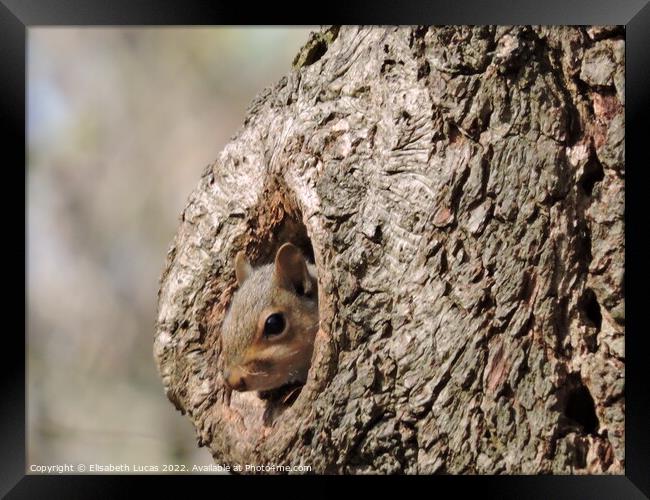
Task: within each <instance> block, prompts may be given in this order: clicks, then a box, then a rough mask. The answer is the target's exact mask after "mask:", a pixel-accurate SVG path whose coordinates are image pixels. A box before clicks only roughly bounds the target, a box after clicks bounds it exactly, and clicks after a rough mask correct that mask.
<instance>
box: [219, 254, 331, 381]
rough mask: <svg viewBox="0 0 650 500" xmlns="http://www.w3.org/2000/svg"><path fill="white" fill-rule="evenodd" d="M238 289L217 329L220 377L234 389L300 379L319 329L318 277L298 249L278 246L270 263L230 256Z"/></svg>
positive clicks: (302, 376) (304, 375) (305, 370)
mask: <svg viewBox="0 0 650 500" xmlns="http://www.w3.org/2000/svg"><path fill="white" fill-rule="evenodd" d="M235 275H236V277H237V284H238V289H237V291H236V292H235V294H234V295H233V298H232V303H231V305H230V307H229V309H228V312H227V313H226V317H225V318H224V322H223V327H222V331H221V339H222V357H223V372H222V375H223V378H224V380H225V382H226V384H227V385H228V386H229V387H230V388H232V389H234V390H238V391H253V390H255V391H267V390H271V389H276V388H278V387H281V386H283V385H285V384H288V383H291V382H304V381H305V380H306V379H307V372H308V371H309V365H310V363H311V355H312V351H313V346H314V337H315V335H316V332H317V331H318V289H317V281H316V278H315V276H314V275H313V273H311V272H310V270H309V267H308V264H307V262H306V261H305V258H304V257H303V255H302V253H301V252H300V250H299V249H298V248H297V247H296V246H294V245H292V244H291V243H285V244H284V245H282V246H281V247H280V248H279V249H278V251H277V252H276V254H275V261H274V263H273V264H267V265H264V266H260V267H257V268H253V267H251V265H250V264H249V263H248V262H247V260H246V258H245V256H244V254H243V252H239V253H238V254H237V256H236V257H235Z"/></svg>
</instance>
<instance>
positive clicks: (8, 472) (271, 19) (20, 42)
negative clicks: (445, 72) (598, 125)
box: [0, 0, 650, 499]
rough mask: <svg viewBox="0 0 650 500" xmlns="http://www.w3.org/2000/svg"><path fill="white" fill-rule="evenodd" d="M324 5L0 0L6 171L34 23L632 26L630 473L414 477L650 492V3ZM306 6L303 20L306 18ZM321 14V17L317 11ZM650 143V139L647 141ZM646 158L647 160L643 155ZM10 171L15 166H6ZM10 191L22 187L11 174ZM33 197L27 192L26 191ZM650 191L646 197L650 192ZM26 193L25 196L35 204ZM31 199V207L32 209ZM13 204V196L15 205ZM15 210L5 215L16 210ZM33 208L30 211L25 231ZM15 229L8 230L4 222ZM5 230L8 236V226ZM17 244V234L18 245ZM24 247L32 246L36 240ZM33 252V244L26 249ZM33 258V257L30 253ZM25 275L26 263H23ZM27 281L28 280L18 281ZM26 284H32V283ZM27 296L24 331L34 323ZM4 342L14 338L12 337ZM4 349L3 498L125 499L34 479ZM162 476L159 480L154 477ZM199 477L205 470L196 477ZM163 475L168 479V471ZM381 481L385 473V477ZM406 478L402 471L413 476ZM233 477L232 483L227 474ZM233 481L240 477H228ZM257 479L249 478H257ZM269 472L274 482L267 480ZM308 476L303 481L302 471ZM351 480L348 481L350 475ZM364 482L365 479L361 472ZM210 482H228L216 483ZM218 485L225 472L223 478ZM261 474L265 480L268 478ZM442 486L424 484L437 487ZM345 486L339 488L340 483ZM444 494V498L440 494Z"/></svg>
mask: <svg viewBox="0 0 650 500" xmlns="http://www.w3.org/2000/svg"><path fill="white" fill-rule="evenodd" d="M310 11H313V12H316V11H317V10H316V9H314V7H313V6H311V7H310V6H309V5H307V4H301V5H299V4H295V5H293V6H292V7H290V8H289V7H286V6H283V7H282V8H280V7H279V6H277V5H276V4H272V3H266V4H259V5H256V6H255V8H251V6H250V5H248V4H243V3H241V4H226V3H219V4H215V3H213V2H207V1H201V0H191V1H184V2H182V1H163V0H131V1H129V0H0V68H2V77H0V103H1V104H0V110H1V115H0V116H1V117H2V119H0V131H1V134H2V135H1V137H2V138H3V139H4V141H3V142H4V143H5V144H6V146H5V148H4V149H5V155H6V154H7V153H9V161H7V162H6V163H5V165H6V167H5V172H6V173H11V172H13V173H16V172H19V170H18V168H17V166H18V165H20V164H25V178H24V179H23V180H24V182H26V175H27V168H26V167H27V165H26V163H25V161H26V149H25V144H26V142H25V140H26V136H25V134H26V132H25V130H26V128H25V124H26V113H25V111H26V78H27V77H26V37H27V30H28V28H30V27H36V26H58V25H61V26H72V25H75V26H79V25H84V26H87V25H113V26H114V25H131V26H133V25H143V26H144V25H177V26H178V25H222V24H260V23H264V24H283V25H286V24H290V23H291V22H293V23H296V20H295V19H293V20H291V19H290V18H289V17H288V14H286V13H289V12H290V13H292V15H293V16H294V17H296V18H299V19H298V23H299V24H321V23H323V22H325V21H327V24H330V23H337V24H501V25H511V24H535V25H539V24H581V25H603V24H608V25H611V24H618V25H625V27H626V75H625V77H626V108H625V113H626V117H625V118H626V164H627V168H626V170H627V173H626V175H627V176H628V177H627V182H626V194H625V200H626V201H625V203H626V215H625V228H626V229H625V230H626V257H625V258H626V268H629V269H630V271H629V272H626V276H625V290H626V292H625V295H626V353H627V355H626V373H625V379H626V426H625V427H626V429H625V432H626V438H625V454H626V474H625V476H471V477H470V476H435V477H426V478H423V477H417V478H406V480H407V481H409V480H411V481H414V482H416V483H418V484H420V485H423V483H420V481H422V480H424V481H427V482H428V481H433V482H434V483H435V484H436V485H440V486H443V485H444V487H445V488H451V489H452V491H453V492H454V493H453V494H454V495H463V494H464V493H467V492H468V491H476V492H477V493H480V495H481V497H482V498H495V497H496V498H567V499H569V498H570V499H577V498H590V499H596V498H608V499H609V498H644V497H646V498H650V460H649V455H650V432H649V430H648V427H649V425H650V412H649V411H648V402H649V400H650V390H649V388H648V385H647V383H646V381H648V380H649V379H650V378H649V377H648V371H649V370H648V366H650V363H648V362H647V360H648V342H647V334H646V332H645V330H644V328H643V316H642V303H643V300H644V297H645V296H646V294H645V293H644V292H645V284H646V279H647V278H646V276H647V275H646V274H645V273H642V272H641V271H642V269H641V267H642V265H643V264H644V260H645V258H644V257H645V254H646V252H644V249H645V247H644V245H643V243H642V241H643V232H644V229H645V227H646V225H647V223H646V222H645V220H644V219H645V217H644V215H643V211H642V210H643V206H642V202H643V201H642V200H643V195H644V190H645V189H646V184H645V183H644V182H643V178H642V175H643V173H644V172H645V171H647V169H648V167H647V163H648V162H647V160H646V156H645V154H644V153H647V151H646V149H647V148H644V139H645V130H646V125H647V124H648V123H650V117H649V111H650V99H649V96H650V4H649V3H648V1H647V0H620V1H617V2H614V1H613V0H610V1H606V0H574V1H571V2H570V3H569V1H567V0H562V1H560V0H545V1H543V2H540V1H539V0H525V1H523V0H518V1H517V0H499V1H482V0H472V1H468V0H463V1H460V0H458V1H453V0H444V1H436V2H433V1H429V2H427V1H426V0H419V1H416V2H413V1H412V2H409V3H408V4H404V3H403V2H396V1H391V0H381V1H375V2H372V3H366V4H365V5H364V4H361V3H357V4H351V3H346V4H345V5H342V6H339V7H338V8H337V7H336V6H333V5H332V4H329V3H328V4H327V12H326V13H320V15H316V16H309V15H307V13H308V12H310ZM301 13H304V15H303V16H300V14H301ZM314 18H320V19H314ZM645 142H647V139H645ZM644 160H646V161H644ZM8 171H11V172H8ZM5 182H6V184H5V186H6V187H5V193H9V192H18V191H17V190H16V189H15V188H13V189H12V188H11V187H9V186H10V185H11V184H10V183H11V181H10V180H7V179H5ZM24 193H26V190H25V191H24ZM646 198H647V195H646ZM25 201H26V200H25ZM26 206H27V205H25V207H26ZM12 207H15V204H14V205H12ZM14 211H15V208H13V209H12V210H10V211H8V212H7V211H6V212H5V216H6V217H7V218H10V219H16V217H15V216H13V212H14ZM26 226H27V213H26V216H25V228H24V230H25V233H24V234H25V235H26ZM6 231H7V233H8V230H6ZM7 233H5V234H7ZM13 240H15V241H13ZM13 240H12V243H11V244H10V245H7V246H11V250H12V251H13V252H14V253H17V251H19V250H20V240H19V238H16V237H13ZM23 241H24V242H25V245H27V244H28V242H27V239H26V236H25V240H23ZM23 250H26V247H25V248H24V249H23ZM25 263H26V260H25ZM25 266H26V268H25V276H24V277H25V283H26V277H27V272H28V270H27V264H25ZM18 289H20V287H18ZM5 290H11V293H10V294H9V295H10V297H9V298H7V299H6V300H7V301H9V303H6V307H8V311H9V313H8V314H9V315H10V314H11V311H12V310H13V308H12V307H11V306H12V305H13V304H11V300H15V301H16V302H17V304H16V306H15V308H16V310H20V304H19V301H20V298H19V296H18V295H19V294H18V293H15V292H14V291H13V287H11V288H9V287H5ZM25 292H26V289H25ZM26 297H27V295H26V294H25V300H24V302H23V307H24V308H25V316H24V318H25V332H26V331H27V298H26ZM6 342H10V343H9V344H7V343H6ZM5 349H6V350H5V355H4V356H3V358H2V359H3V368H4V370H2V371H3V375H4V376H3V377H2V379H1V380H2V392H1V393H0V394H1V397H2V405H3V408H2V412H1V413H0V418H1V419H2V426H1V430H0V433H1V434H0V435H1V436H2V441H1V443H2V446H1V448H0V450H1V451H0V455H1V459H2V465H1V466H0V494H2V495H4V494H6V493H7V492H10V493H9V495H8V497H13V498H24V497H28V498H31V497H35V498H52V497H54V498H58V497H64V498H71V497H86V496H91V497H93V498H96V497H98V496H109V497H112V496H113V495H114V494H115V495H116V496H123V495H124V494H125V492H128V491H132V490H129V489H128V488H127V487H126V486H125V482H126V481H132V480H133V477H132V476H113V475H111V476H92V475H80V476H74V475H59V476H57V475H54V476H40V475H39V476H37V475H26V474H25V468H26V462H25V460H26V453H25V446H26V428H25V427H26V426H25V411H26V397H25V396H26V395H25V352H26V343H25V342H24V337H22V336H21V335H20V334H19V332H18V331H17V330H15V331H14V330H13V329H6V330H5ZM148 477H150V478H151V477H152V476H148ZM193 477H196V476H193ZM156 478H159V479H167V478H160V477H156ZM376 479H377V480H378V481H379V483H380V484H382V483H383V482H384V481H385V478H376ZM403 479H404V478H403ZM224 480H226V479H224ZM227 480H241V478H240V479H237V478H234V477H230V478H229V479H227ZM247 480H248V479H247ZM266 480H269V479H266ZM303 480H304V479H303ZM347 480H349V479H346V480H345V481H347ZM358 480H360V481H364V479H358ZM210 481H211V484H212V485H215V487H216V488H221V487H219V486H218V484H217V483H214V479H210ZM217 481H218V480H217ZM262 481H265V480H264V479H262ZM437 487H438V486H435V487H433V488H432V486H425V488H426V489H425V491H429V492H430V493H431V494H434V493H437V492H439V491H440V490H437V489H435V488H437ZM337 489H338V487H337ZM436 496H437V495H436Z"/></svg>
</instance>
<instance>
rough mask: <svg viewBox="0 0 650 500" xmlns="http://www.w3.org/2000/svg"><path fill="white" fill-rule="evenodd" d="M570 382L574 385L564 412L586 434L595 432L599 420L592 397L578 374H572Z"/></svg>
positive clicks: (596, 431)
mask: <svg viewBox="0 0 650 500" xmlns="http://www.w3.org/2000/svg"><path fill="white" fill-rule="evenodd" d="M570 383H571V385H573V386H574V387H573V388H572V389H571V390H570V392H569V395H568V397H567V401H566V408H565V410H564V414H565V415H566V417H567V418H569V419H571V420H573V421H574V422H576V423H577V424H578V425H580V426H581V427H582V429H583V430H584V432H585V433H586V434H594V435H595V434H597V433H598V427H599V422H598V417H597V416H596V404H595V403H594V398H593V397H592V396H591V393H590V392H589V389H587V387H586V386H585V385H584V383H583V382H582V379H581V378H580V376H579V375H572V376H571V379H570Z"/></svg>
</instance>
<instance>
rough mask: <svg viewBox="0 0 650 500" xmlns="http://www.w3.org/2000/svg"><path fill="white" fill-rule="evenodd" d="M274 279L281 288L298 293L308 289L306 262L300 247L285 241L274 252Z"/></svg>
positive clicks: (305, 291)
mask: <svg viewBox="0 0 650 500" xmlns="http://www.w3.org/2000/svg"><path fill="white" fill-rule="evenodd" d="M274 275H275V281H276V284H277V285H278V286H280V287H282V288H285V289H287V290H290V291H292V292H297V293H298V294H299V295H302V294H304V293H307V292H309V291H310V288H311V286H310V284H311V282H310V280H309V274H308V271H307V263H306V262H305V258H304V257H303V255H302V252H301V251H300V249H299V248H298V247H297V246H295V245H293V244H291V243H285V244H284V245H282V246H281V247H280V248H279V249H278V251H277V252H276V254H275V270H274Z"/></svg>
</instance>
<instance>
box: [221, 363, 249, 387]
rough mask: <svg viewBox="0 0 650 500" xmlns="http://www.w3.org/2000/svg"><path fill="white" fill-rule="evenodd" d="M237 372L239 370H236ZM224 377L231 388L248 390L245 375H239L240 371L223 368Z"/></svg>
mask: <svg viewBox="0 0 650 500" xmlns="http://www.w3.org/2000/svg"><path fill="white" fill-rule="evenodd" d="M235 372H237V370H235ZM223 378H224V380H225V382H226V385H227V386H228V387H230V388H231V389H235V390H236V391H244V390H246V381H245V380H244V377H241V376H238V373H234V374H233V370H230V369H228V368H225V369H224V370H223Z"/></svg>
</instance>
